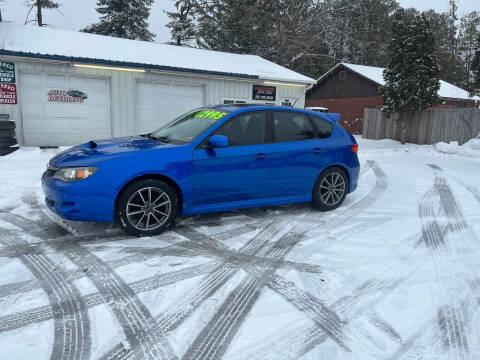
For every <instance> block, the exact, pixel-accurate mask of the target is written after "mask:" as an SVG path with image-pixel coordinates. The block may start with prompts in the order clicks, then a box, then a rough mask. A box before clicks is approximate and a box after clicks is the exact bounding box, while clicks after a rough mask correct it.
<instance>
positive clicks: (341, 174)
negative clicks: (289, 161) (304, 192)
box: [313, 167, 349, 211]
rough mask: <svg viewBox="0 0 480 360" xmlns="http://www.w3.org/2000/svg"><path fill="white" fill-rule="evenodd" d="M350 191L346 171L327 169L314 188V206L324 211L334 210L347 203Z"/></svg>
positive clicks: (335, 168)
mask: <svg viewBox="0 0 480 360" xmlns="http://www.w3.org/2000/svg"><path fill="white" fill-rule="evenodd" d="M348 189H349V182H348V176H347V173H346V172H345V170H343V169H342V168H339V167H331V168H328V169H325V170H324V171H323V172H322V173H321V174H320V175H319V176H318V178H317V181H316V182H315V186H314V187H313V205H314V206H315V207H316V208H318V209H320V210H322V211H330V210H334V209H336V208H338V207H339V206H340V205H342V203H343V202H344V201H345V198H346V196H347V193H348Z"/></svg>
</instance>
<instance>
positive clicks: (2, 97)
mask: <svg viewBox="0 0 480 360" xmlns="http://www.w3.org/2000/svg"><path fill="white" fill-rule="evenodd" d="M16 103H17V85H15V84H1V83H0V104H12V105H15V104H16Z"/></svg>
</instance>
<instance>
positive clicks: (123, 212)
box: [117, 179, 178, 236]
mask: <svg viewBox="0 0 480 360" xmlns="http://www.w3.org/2000/svg"><path fill="white" fill-rule="evenodd" d="M177 213H178V195H177V192H176V190H175V189H174V188H173V187H172V186H170V185H168V184H167V183H165V182H163V181H161V180H157V179H144V180H140V181H137V182H135V183H133V184H131V185H129V186H128V187H127V188H126V189H125V191H123V192H122V194H121V195H120V197H119V199H118V206H117V218H118V220H119V222H120V225H121V226H122V227H123V229H124V230H125V231H126V232H127V233H129V234H131V235H134V236H154V235H158V234H160V233H161V232H163V231H165V230H166V229H168V228H169V227H171V226H173V225H174V223H175V217H176V216H177Z"/></svg>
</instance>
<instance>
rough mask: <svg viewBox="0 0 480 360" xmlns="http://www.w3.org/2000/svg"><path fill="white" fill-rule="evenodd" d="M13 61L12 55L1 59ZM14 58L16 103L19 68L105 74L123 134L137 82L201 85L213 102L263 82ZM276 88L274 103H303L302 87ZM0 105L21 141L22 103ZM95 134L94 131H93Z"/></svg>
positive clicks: (116, 127)
mask: <svg viewBox="0 0 480 360" xmlns="http://www.w3.org/2000/svg"><path fill="white" fill-rule="evenodd" d="M2 60H5V61H12V60H11V59H2ZM13 62H15V69H16V73H17V74H16V78H17V97H18V103H19V104H20V101H21V96H22V94H21V92H20V91H19V88H20V85H19V81H20V77H19V75H18V74H19V72H20V71H28V72H37V73H48V74H62V75H64V74H69V75H79V76H95V77H106V78H108V79H109V82H110V117H111V132H112V136H123V135H130V134H135V130H136V126H135V122H136V120H135V101H136V83H137V82H139V81H140V82H142V81H146V82H148V81H153V82H162V83H163V82H164V83H172V84H175V85H183V86H189V85H190V86H202V87H203V89H204V104H205V105H214V104H219V103H221V102H222V98H238V99H246V100H247V102H255V101H253V100H252V86H253V85H254V84H263V81H262V80H255V79H253V80H250V79H248V80H245V79H238V80H233V79H218V78H214V77H207V76H204V77H200V76H184V75H177V74H165V73H157V72H153V71H152V72H145V73H140V72H128V71H116V70H108V69H93V68H80V67H73V66H71V65H70V64H67V63H47V62H44V61H37V62H34V61H24V60H18V61H17V60H13ZM274 86H276V88H277V98H276V102H275V103H276V104H277V105H280V104H281V103H282V100H283V99H284V98H289V99H293V100H294V99H296V98H298V101H297V103H296V104H295V107H300V108H303V107H304V105H305V87H301V86H286V85H279V84H276V85H274ZM19 104H18V105H0V113H6V114H9V115H10V118H11V119H12V120H15V121H16V122H17V136H18V140H19V143H20V144H21V145H23V141H22V124H21V107H20V105H19ZM91 135H92V138H95V133H92V134H91Z"/></svg>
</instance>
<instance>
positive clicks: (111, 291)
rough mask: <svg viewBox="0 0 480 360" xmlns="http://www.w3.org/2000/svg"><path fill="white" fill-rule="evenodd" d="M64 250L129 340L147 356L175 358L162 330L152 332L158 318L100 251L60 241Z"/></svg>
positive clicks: (59, 245)
mask: <svg viewBox="0 0 480 360" xmlns="http://www.w3.org/2000/svg"><path fill="white" fill-rule="evenodd" d="M53 246H55V248H56V249H57V251H59V252H62V253H63V254H64V255H65V256H66V257H67V258H68V259H69V260H70V261H72V262H73V263H74V264H75V265H77V266H78V267H79V268H81V269H88V271H87V272H86V273H85V274H86V275H87V277H88V278H89V279H90V280H91V281H92V282H93V284H94V285H95V287H96V288H97V289H98V291H99V293H100V294H101V295H102V297H103V298H104V300H105V303H106V304H107V305H108V306H109V307H110V309H111V311H112V313H113V314H114V315H115V317H116V318H117V320H118V321H119V323H120V326H121V327H122V329H123V332H124V334H125V337H126V340H127V341H128V343H129V344H130V346H132V347H136V348H138V349H139V350H140V353H141V355H142V356H143V357H144V358H146V359H173V358H175V355H174V351H173V349H172V348H171V346H170V344H169V343H168V341H167V338H166V336H164V334H163V333H161V332H159V331H158V332H151V331H150V328H151V327H153V326H154V323H155V320H154V317H153V316H152V314H151V313H150V311H149V310H148V308H147V307H146V306H145V305H144V304H143V303H142V301H141V300H140V299H139V297H138V296H137V294H136V293H135V292H134V291H133V289H132V288H131V287H130V286H128V284H126V283H125V282H124V280H123V279H122V278H121V277H120V276H119V275H117V273H115V271H113V270H112V269H111V268H110V267H109V266H108V265H107V264H105V263H104V262H103V261H102V260H101V259H100V258H98V257H97V256H96V255H94V254H93V253H91V252H90V251H88V250H87V249H85V248H84V247H82V246H80V245H78V244H76V243H74V242H68V241H65V242H56V243H55V244H53Z"/></svg>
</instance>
